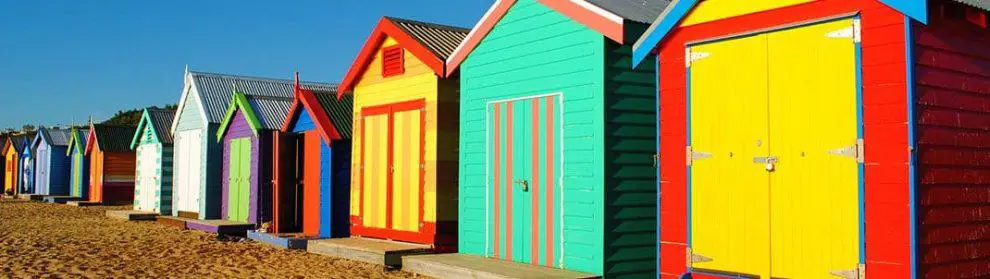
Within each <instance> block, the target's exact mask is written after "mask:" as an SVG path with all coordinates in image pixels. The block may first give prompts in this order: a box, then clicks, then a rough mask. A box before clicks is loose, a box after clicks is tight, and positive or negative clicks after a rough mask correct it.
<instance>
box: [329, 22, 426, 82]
mask: <svg viewBox="0 0 990 279" xmlns="http://www.w3.org/2000/svg"><path fill="white" fill-rule="evenodd" d="M386 37H391V38H392V39H395V41H397V42H398V43H399V45H401V46H402V48H404V49H406V50H409V52H412V54H413V55H414V56H416V58H417V59H419V60H420V61H422V62H423V63H424V64H426V65H427V66H429V67H430V69H432V70H433V72H434V73H436V74H437V76H444V69H445V67H446V65H445V64H444V61H443V60H441V59H440V57H437V56H436V55H435V54H433V52H431V51H430V50H429V49H427V48H426V46H423V44H420V43H419V41H417V40H416V39H415V38H413V37H412V36H410V35H409V34H407V33H406V32H405V31H402V29H401V28H399V26H397V25H395V23H393V22H392V21H391V20H389V19H388V18H385V17H383V18H382V19H381V20H379V21H378V25H377V26H375V29H374V31H372V32H371V36H370V37H368V40H367V41H365V43H364V47H362V48H361V52H360V53H358V56H357V58H356V59H354V63H353V64H351V68H350V69H349V70H348V71H347V75H346V76H344V80H343V81H341V82H340V87H338V88H337V98H338V99H339V98H340V97H341V96H343V95H344V93H346V92H349V91H352V90H354V84H355V83H357V81H358V79H359V78H360V77H361V75H362V74H364V71H365V70H366V69H367V68H368V64H369V63H371V61H372V60H374V59H375V55H376V54H377V50H378V46H379V45H381V44H382V42H384V41H385V38H386Z"/></svg>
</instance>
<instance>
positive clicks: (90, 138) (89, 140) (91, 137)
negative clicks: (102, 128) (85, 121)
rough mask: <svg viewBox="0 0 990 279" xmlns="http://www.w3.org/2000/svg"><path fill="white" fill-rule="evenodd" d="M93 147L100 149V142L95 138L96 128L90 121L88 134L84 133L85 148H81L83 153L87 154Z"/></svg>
mask: <svg viewBox="0 0 990 279" xmlns="http://www.w3.org/2000/svg"><path fill="white" fill-rule="evenodd" d="M93 148H96V149H100V143H99V142H98V141H97V140H96V129H95V126H93V124H92V123H90V124H89V134H88V135H86V149H85V150H83V155H87V156H88V155H89V154H90V153H91V152H92V151H93Z"/></svg>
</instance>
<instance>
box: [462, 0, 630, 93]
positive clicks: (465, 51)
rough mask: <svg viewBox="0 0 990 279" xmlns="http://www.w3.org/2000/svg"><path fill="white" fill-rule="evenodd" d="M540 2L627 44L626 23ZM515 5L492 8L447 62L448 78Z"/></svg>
mask: <svg viewBox="0 0 990 279" xmlns="http://www.w3.org/2000/svg"><path fill="white" fill-rule="evenodd" d="M539 2H540V3H541V4H543V5H544V6H547V7H549V8H551V9H553V10H556V11H557V12H559V13H561V14H563V15H565V16H567V17H569V18H571V19H572V20H574V21H577V22H579V23H581V24H583V25H584V26H586V27H588V28H590V29H592V30H595V31H596V32H598V33H600V34H602V35H603V36H605V37H608V38H609V39H611V40H613V41H615V42H618V43H620V44H623V43H625V37H624V36H625V34H624V30H625V27H624V20H623V22H619V23H616V22H614V21H611V20H609V19H607V18H605V17H602V16H601V15H600V14H598V13H595V12H593V11H591V10H588V9H586V8H585V7H583V6H581V5H579V4H576V3H574V2H572V1H568V0H539ZM515 3H516V0H502V1H496V2H495V4H493V5H492V7H491V8H490V9H489V10H488V14H487V15H486V16H485V17H484V18H482V19H481V21H480V22H479V23H478V25H476V26H475V27H474V29H472V30H471V34H469V36H468V37H467V38H465V39H464V42H463V43H461V45H460V47H459V48H458V49H457V51H456V52H454V54H452V55H451V56H450V58H448V59H447V65H446V68H447V70H446V72H445V73H444V75H443V76H444V77H450V76H451V75H453V73H454V72H455V71H456V70H457V68H458V67H460V65H461V63H464V60H465V59H467V56H468V55H469V54H471V52H473V51H474V49H475V48H477V47H478V45H479V44H481V41H482V40H483V39H484V38H485V37H486V36H488V33H490V32H491V31H492V29H494V28H495V25H496V24H498V22H499V21H501V20H502V17H504V16H505V14H506V13H508V12H509V9H510V8H512V5H513V4H515ZM589 5H591V4H589ZM603 11H604V10H603Z"/></svg>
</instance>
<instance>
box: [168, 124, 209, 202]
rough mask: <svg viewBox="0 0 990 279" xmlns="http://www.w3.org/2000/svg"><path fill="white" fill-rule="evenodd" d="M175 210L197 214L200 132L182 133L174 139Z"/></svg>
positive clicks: (200, 154) (200, 161)
mask: <svg viewBox="0 0 990 279" xmlns="http://www.w3.org/2000/svg"><path fill="white" fill-rule="evenodd" d="M175 144H176V147H175V150H176V152H175V158H174V162H175V174H174V177H175V179H174V183H175V191H174V194H173V199H174V201H175V210H176V211H183V212H193V213H195V212H199V204H200V185H201V181H202V180H201V179H202V177H201V172H202V167H203V165H202V160H203V159H202V148H203V138H202V133H201V131H200V130H191V131H182V132H179V133H178V134H177V137H176V139H175Z"/></svg>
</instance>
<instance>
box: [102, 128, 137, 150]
mask: <svg viewBox="0 0 990 279" xmlns="http://www.w3.org/2000/svg"><path fill="white" fill-rule="evenodd" d="M93 129H95V130H94V134H96V143H97V144H99V146H100V150H103V151H104V152H130V151H131V140H132V139H134V132H135V130H137V127H134V126H113V125H106V124H93Z"/></svg>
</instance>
